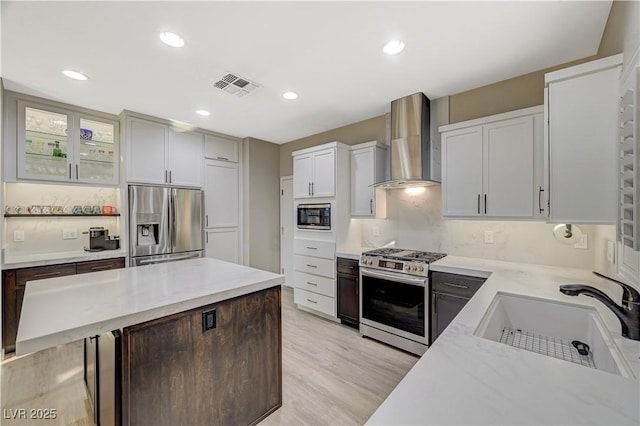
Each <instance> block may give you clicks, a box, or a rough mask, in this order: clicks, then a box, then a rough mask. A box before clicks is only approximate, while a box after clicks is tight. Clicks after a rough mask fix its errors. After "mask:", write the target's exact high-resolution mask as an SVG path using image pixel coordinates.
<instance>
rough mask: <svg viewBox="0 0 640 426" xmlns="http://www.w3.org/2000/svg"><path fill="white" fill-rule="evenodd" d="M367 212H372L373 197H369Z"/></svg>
mask: <svg viewBox="0 0 640 426" xmlns="http://www.w3.org/2000/svg"><path fill="white" fill-rule="evenodd" d="M369 213H371V214H373V198H371V199H369Z"/></svg>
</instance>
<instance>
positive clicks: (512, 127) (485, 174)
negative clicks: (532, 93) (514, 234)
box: [440, 107, 543, 219]
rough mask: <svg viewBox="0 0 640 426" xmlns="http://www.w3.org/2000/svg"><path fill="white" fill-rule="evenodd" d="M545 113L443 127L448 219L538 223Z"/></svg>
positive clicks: (524, 113)
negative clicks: (471, 218) (514, 220)
mask: <svg viewBox="0 0 640 426" xmlns="http://www.w3.org/2000/svg"><path fill="white" fill-rule="evenodd" d="M542 112H543V111H542V107H533V108H527V109H523V110H518V111H513V112H509V113H505V114H499V115H495V116H491V117H485V118H481V119H477V120H471V121H468V122H463V123H456V124H452V125H448V126H442V127H440V131H441V132H442V160H443V165H442V203H443V211H442V215H443V216H444V217H482V218H516V219H538V218H540V210H541V207H542V206H543V201H542V199H539V191H540V189H541V186H542V184H543V182H542V181H543V179H542V170H543V160H542V156H543V136H542V132H543V122H542V118H543V114H542Z"/></svg>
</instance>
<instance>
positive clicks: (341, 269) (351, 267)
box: [336, 257, 360, 275]
mask: <svg viewBox="0 0 640 426" xmlns="http://www.w3.org/2000/svg"><path fill="white" fill-rule="evenodd" d="M336 264H337V265H338V273H340V274H349V275H358V272H359V271H360V267H359V266H358V261H357V260H354V259H346V258H344V257H339V258H338V260H337V262H336Z"/></svg>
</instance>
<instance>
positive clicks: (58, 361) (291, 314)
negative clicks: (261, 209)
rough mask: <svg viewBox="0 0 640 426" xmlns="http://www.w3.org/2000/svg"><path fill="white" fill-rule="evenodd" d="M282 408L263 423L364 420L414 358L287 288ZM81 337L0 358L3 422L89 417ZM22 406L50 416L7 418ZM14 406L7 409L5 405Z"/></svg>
mask: <svg viewBox="0 0 640 426" xmlns="http://www.w3.org/2000/svg"><path fill="white" fill-rule="evenodd" d="M282 320H283V321H282V340H283V342H282V376H283V377H282V378H283V397H282V399H283V401H282V408H280V409H279V410H277V411H276V412H274V413H273V414H272V415H271V416H269V417H268V418H266V419H265V420H264V421H263V422H262V423H261V425H302V424H312V425H322V424H326V425H357V424H363V423H364V422H365V421H366V420H367V419H368V418H369V416H371V414H373V412H374V411H375V409H376V408H377V407H378V406H379V405H380V403H381V402H382V401H383V400H384V398H386V396H387V395H388V394H389V393H390V392H391V390H393V388H394V387H395V386H396V385H397V384H398V382H399V381H400V380H401V379H402V377H404V375H405V374H406V373H407V372H408V371H409V369H411V367H412V366H413V365H414V364H415V362H416V361H417V360H418V358H417V357H415V356H413V355H411V354H408V353H406V352H403V351H400V350H397V349H394V348H391V347H389V346H386V345H384V344H382V343H378V342H376V341H373V340H370V339H365V338H362V337H361V336H360V334H359V333H358V331H357V330H355V329H352V328H349V327H346V326H343V325H340V324H337V323H333V322H331V321H328V320H325V319H322V318H318V317H316V316H314V315H310V314H308V313H306V312H303V311H300V310H299V309H297V308H296V307H295V305H294V304H293V292H292V290H291V289H287V288H285V289H284V291H283V304H282ZM82 357H83V355H82V344H81V342H74V343H70V344H68V345H64V346H59V347H57V348H52V349H49V350H45V351H41V352H37V353H34V354H30V355H26V356H23V357H11V358H8V359H6V360H5V361H3V362H2V363H1V364H0V375H1V381H2V388H1V392H2V393H1V395H0V400H1V403H2V413H1V415H2V417H0V423H1V424H2V425H12V426H13V425H34V424H35V425H43V426H44V425H74V426H82V425H93V419H92V415H91V411H90V408H89V403H88V399H87V397H86V392H85V388H84V383H83V371H82V365H83V358H82ZM20 408H24V409H26V410H27V415H28V414H29V409H31V408H34V409H38V408H41V409H51V408H54V409H56V411H57V418H56V419H55V420H36V421H34V420H33V419H29V418H27V419H22V420H21V419H10V418H8V417H11V414H12V412H13V413H15V410H16V409H20ZM9 410H12V411H9Z"/></svg>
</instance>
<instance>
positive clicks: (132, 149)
mask: <svg viewBox="0 0 640 426" xmlns="http://www.w3.org/2000/svg"><path fill="white" fill-rule="evenodd" d="M126 127H127V138H126V145H127V153H128V155H127V181H129V182H140V183H153V184H158V185H162V184H165V183H167V179H168V176H167V169H166V167H165V158H166V157H167V152H166V150H167V145H168V143H169V127H168V126H166V125H164V124H161V123H156V122H154V121H148V120H142V119H139V118H135V117H129V118H127V124H126Z"/></svg>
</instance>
